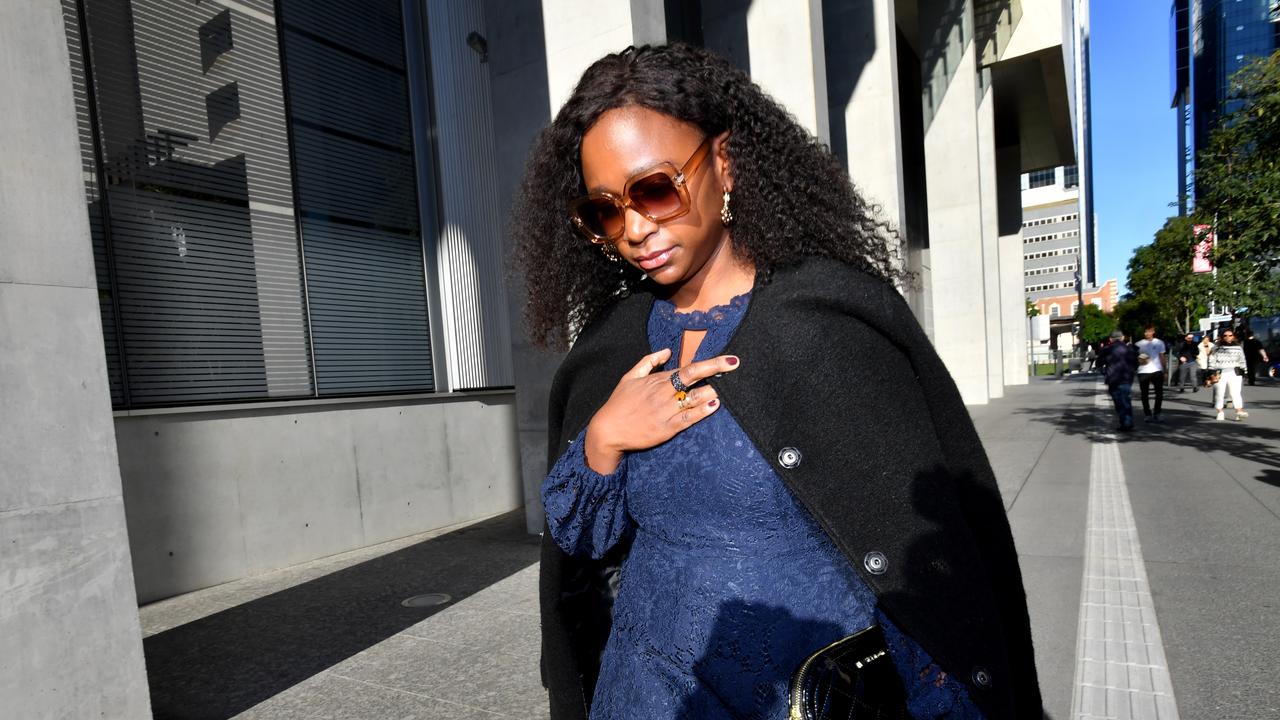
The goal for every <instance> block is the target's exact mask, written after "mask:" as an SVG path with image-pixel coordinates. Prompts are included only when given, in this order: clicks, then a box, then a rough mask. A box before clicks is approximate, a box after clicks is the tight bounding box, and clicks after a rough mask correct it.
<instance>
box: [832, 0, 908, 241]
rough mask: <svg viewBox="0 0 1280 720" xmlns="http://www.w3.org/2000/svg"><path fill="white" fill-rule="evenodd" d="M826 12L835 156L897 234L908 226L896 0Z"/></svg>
mask: <svg viewBox="0 0 1280 720" xmlns="http://www.w3.org/2000/svg"><path fill="white" fill-rule="evenodd" d="M825 5H826V7H824V12H823V16H824V17H823V23H824V26H823V38H824V41H825V43H826V65H827V102H828V106H829V108H830V123H831V150H832V152H834V153H835V154H836V155H837V156H838V157H840V158H841V160H843V161H844V162H845V166H846V167H847V168H848V169H849V176H850V177H851V178H852V179H853V183H854V185H856V186H857V188H858V190H859V191H860V192H861V193H862V195H863V197H865V198H866V199H867V200H868V201H869V202H871V203H873V204H874V205H876V206H877V207H878V208H879V210H880V215H881V217H883V218H884V219H886V220H888V221H890V222H892V223H893V224H894V226H895V227H897V228H901V229H903V232H904V233H905V226H906V216H905V214H904V213H905V212H906V198H905V193H906V191H905V189H904V188H903V168H902V118H901V117H900V114H899V108H900V103H899V102H898V67H897V65H898V49H897V35H898V33H897V21H896V19H895V17H894V3H893V2H892V0H852V1H848V0H830V1H829V2H828V3H826V4H825Z"/></svg>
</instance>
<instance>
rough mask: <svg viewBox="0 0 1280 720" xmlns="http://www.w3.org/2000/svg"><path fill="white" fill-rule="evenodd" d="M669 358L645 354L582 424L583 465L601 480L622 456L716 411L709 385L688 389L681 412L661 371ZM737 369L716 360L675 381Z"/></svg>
mask: <svg viewBox="0 0 1280 720" xmlns="http://www.w3.org/2000/svg"><path fill="white" fill-rule="evenodd" d="M670 357H671V350H670V349H663V350H659V351H658V352H656V353H652V354H650V355H646V356H645V357H644V358H642V359H641V360H640V362H639V363H637V364H636V366H635V367H633V368H631V369H630V370H629V371H627V374H626V375H623V376H622V379H621V380H619V381H618V385H617V386H616V387H615V388H614V389H613V394H611V395H610V396H609V399H608V401H606V402H605V404H604V405H603V406H602V407H601V408H600V409H599V410H597V411H596V414H595V416H593V417H592V418H591V422H590V423H589V424H588V425H587V434H586V438H585V440H584V442H586V447H585V448H584V451H585V453H586V457H587V465H588V466H590V468H591V469H592V470H594V471H596V472H598V473H600V474H601V475H608V474H610V473H612V472H613V471H615V470H617V469H618V465H619V464H620V463H621V462H622V456H623V455H624V454H626V453H628V452H633V451H636V450H647V449H649V448H651V447H655V446H657V445H661V444H662V443H664V442H666V441H668V440H670V439H671V438H673V437H675V435H676V433H678V432H680V431H681V430H684V429H685V428H687V427H689V426H690V425H693V424H694V423H696V422H698V421H699V420H701V419H702V418H704V417H706V416H708V415H710V414H711V413H713V412H715V411H716V410H717V409H718V408H719V407H720V401H719V399H718V397H717V395H716V391H715V389H714V388H712V387H711V386H710V385H703V386H701V387H698V388H694V389H693V390H690V391H689V393H688V395H687V396H686V397H685V401H684V407H681V406H680V404H679V403H677V401H676V390H675V386H674V385H672V384H671V373H669V372H654V371H655V370H660V369H661V368H662V366H663V365H664V364H666V362H667V359H668V358H670ZM737 367H738V358H737V357H735V356H733V355H721V356H719V357H714V358H711V359H709V360H702V361H700V362H696V363H691V364H689V365H686V366H685V367H682V368H680V369H679V370H678V371H677V372H679V373H680V382H682V383H684V384H685V386H686V387H693V386H694V385H695V384H697V383H699V382H701V381H703V380H705V379H707V378H709V377H711V376H712V375H716V374H718V373H723V372H729V371H731V370H735V369H737Z"/></svg>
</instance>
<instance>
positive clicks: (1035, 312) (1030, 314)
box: [1027, 300, 1040, 318]
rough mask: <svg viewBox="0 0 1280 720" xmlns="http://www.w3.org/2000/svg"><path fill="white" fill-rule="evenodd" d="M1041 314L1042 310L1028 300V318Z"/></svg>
mask: <svg viewBox="0 0 1280 720" xmlns="http://www.w3.org/2000/svg"><path fill="white" fill-rule="evenodd" d="M1039 314H1040V308H1038V307H1036V304H1035V303H1033V302H1031V301H1030V300H1028V301H1027V317H1029V318H1033V317H1035V316H1037V315H1039Z"/></svg>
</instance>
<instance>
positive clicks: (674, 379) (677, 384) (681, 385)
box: [671, 370, 689, 393]
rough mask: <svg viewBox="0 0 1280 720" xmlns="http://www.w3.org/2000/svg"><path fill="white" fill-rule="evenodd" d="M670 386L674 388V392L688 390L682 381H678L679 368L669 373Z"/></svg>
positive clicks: (685, 391)
mask: <svg viewBox="0 0 1280 720" xmlns="http://www.w3.org/2000/svg"><path fill="white" fill-rule="evenodd" d="M671 387H673V388H675V389H676V392H678V393H687V392H689V386H688V385H685V384H684V383H683V382H680V371H679V370H676V371H675V372H673V373H671Z"/></svg>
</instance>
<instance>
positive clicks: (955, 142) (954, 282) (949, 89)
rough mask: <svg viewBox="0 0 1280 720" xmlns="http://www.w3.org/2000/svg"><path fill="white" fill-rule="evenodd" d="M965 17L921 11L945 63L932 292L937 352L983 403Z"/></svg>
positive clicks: (975, 153)
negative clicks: (964, 29)
mask: <svg viewBox="0 0 1280 720" xmlns="http://www.w3.org/2000/svg"><path fill="white" fill-rule="evenodd" d="M962 15H963V17H959V16H956V15H955V14H954V13H953V8H952V3H948V2H943V1H942V0H929V1H928V2H922V3H921V7H920V40H921V42H922V43H924V42H932V43H934V45H933V46H932V47H925V48H924V50H923V52H924V54H925V56H926V58H937V60H936V61H935V63H934V66H933V68H932V71H931V70H930V69H929V68H928V67H926V73H927V75H926V77H930V76H931V77H932V78H933V81H932V84H930V83H926V84H925V89H924V92H925V93H926V95H928V101H927V102H926V103H925V104H926V107H932V112H931V114H928V115H927V117H926V119H927V121H928V122H927V123H926V130H925V138H924V145H925V177H926V182H927V183H928V188H929V195H928V198H929V200H928V207H929V259H930V274H929V280H930V282H931V284H932V286H931V287H930V288H928V289H927V290H926V292H928V293H929V294H931V295H932V296H933V318H932V320H933V322H932V338H933V343H934V346H935V347H936V348H937V350H938V354H939V355H941V356H942V360H943V362H945V363H946V365H947V369H948V370H949V371H950V372H951V376H952V377H953V378H954V379H955V381H956V386H957V387H958V388H959V389H960V395H961V397H962V398H963V399H964V402H965V403H967V404H982V403H986V402H987V397H988V390H987V382H988V371H987V345H986V340H985V337H986V331H987V328H986V290H985V288H984V284H983V281H982V277H983V273H984V272H985V267H984V262H983V240H982V228H983V222H984V220H983V212H982V207H983V206H982V193H981V190H980V189H981V186H982V176H981V173H980V170H979V161H980V156H979V141H978V87H977V80H978V75H977V65H976V61H975V57H974V56H975V46H974V43H973V40H972V37H971V36H970V35H969V34H968V33H966V32H964V31H963V28H971V27H973V8H972V6H971V5H970V4H969V3H967V2H966V3H965V5H964V7H963V8H962ZM926 64H928V61H926ZM948 73H950V76H949V77H948ZM993 161H994V160H993Z"/></svg>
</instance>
